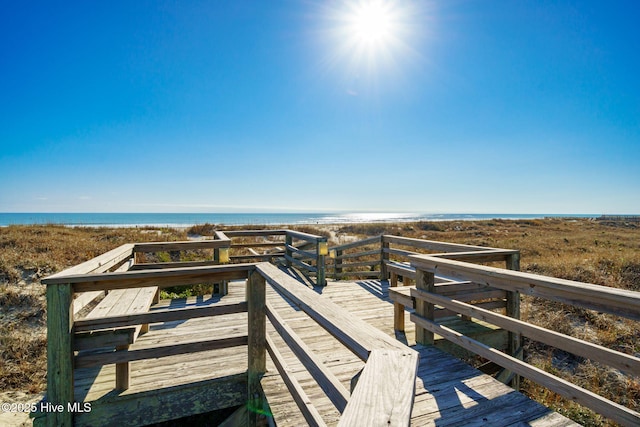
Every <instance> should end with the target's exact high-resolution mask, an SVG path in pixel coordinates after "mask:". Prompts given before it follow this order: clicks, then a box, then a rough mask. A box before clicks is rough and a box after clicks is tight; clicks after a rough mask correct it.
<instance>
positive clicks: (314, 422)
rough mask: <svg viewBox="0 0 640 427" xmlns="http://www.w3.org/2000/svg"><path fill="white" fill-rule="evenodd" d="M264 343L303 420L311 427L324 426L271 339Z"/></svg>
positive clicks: (268, 338)
mask: <svg viewBox="0 0 640 427" xmlns="http://www.w3.org/2000/svg"><path fill="white" fill-rule="evenodd" d="M266 342H267V351H268V352H269V355H270V356H271V360H272V361H273V363H274V365H276V369H277V370H278V373H279V374H280V376H281V377H282V379H283V381H284V383H285V384H286V386H287V388H288V389H289V393H291V397H293V400H294V401H295V402H296V405H298V408H299V409H300V412H302V415H303V416H304V419H305V420H306V421H307V423H308V424H309V426H311V427H315V426H317V427H322V426H326V424H325V423H324V421H323V420H322V417H321V416H320V413H319V412H318V410H317V409H316V408H315V407H314V406H313V404H312V403H311V399H309V397H308V396H307V394H306V393H305V392H304V390H303V389H302V387H301V386H300V383H298V380H296V378H295V377H294V376H293V375H292V374H291V368H289V366H288V365H287V363H286V362H285V360H284V357H282V354H280V352H279V351H278V349H277V348H276V346H275V344H274V343H273V341H272V340H271V338H270V337H267V338H266Z"/></svg>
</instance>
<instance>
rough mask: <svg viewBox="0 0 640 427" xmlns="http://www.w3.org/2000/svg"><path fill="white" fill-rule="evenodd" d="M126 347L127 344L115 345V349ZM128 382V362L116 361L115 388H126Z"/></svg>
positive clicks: (129, 373)
mask: <svg viewBox="0 0 640 427" xmlns="http://www.w3.org/2000/svg"><path fill="white" fill-rule="evenodd" d="M128 349H129V345H122V346H118V347H116V351H126V350H128ZM130 382H131V370H130V369H129V362H123V363H116V390H126V389H128V388H129V383H130Z"/></svg>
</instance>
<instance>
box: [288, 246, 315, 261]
mask: <svg viewBox="0 0 640 427" xmlns="http://www.w3.org/2000/svg"><path fill="white" fill-rule="evenodd" d="M285 248H286V249H287V251H288V252H291V253H292V255H291V256H292V257H295V256H296V255H298V256H300V259H307V258H310V259H315V258H316V253H315V252H309V251H303V250H301V249H298V248H296V247H295V246H292V245H285Z"/></svg>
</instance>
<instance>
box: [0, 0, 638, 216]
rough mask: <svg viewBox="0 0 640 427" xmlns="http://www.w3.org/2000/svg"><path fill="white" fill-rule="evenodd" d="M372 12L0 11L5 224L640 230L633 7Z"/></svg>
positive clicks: (527, 4) (73, 7) (237, 6)
mask: <svg viewBox="0 0 640 427" xmlns="http://www.w3.org/2000/svg"><path fill="white" fill-rule="evenodd" d="M375 1H379V2H381V3H379V5H378V6H375V7H377V8H379V10H382V11H384V12H383V19H384V24H383V25H384V29H385V32H384V34H383V35H376V36H375V37H373V39H366V38H365V35H363V33H362V31H361V30H360V29H359V28H360V27H358V28H356V27H354V25H355V24H354V22H360V21H359V19H360V17H361V15H362V13H363V12H362V11H363V10H365V11H366V10H369V9H367V8H370V7H373V6H371V5H367V3H369V2H366V1H364V0H362V1H353V2H348V1H311V0H308V1H293V0H283V1H273V2H271V1H270V2H265V1H237V2H216V1H181V2H178V1H173V2H170V1H136V2H116V1H114V2H70V1H69V2H59V3H57V4H55V2H28V1H24V2H22V1H20V2H9V1H2V2H0V7H1V9H0V40H1V41H0V46H1V51H0V94H1V95H0V145H1V146H0V169H1V173H0V211H4V212H234V211H235V212H249V211H315V212H318V211H382V212H389V211H406V212H423V213H431V212H477V213H482V212H491V213H494V212H502V213H595V214H600V213H640V166H639V163H640V162H639V159H640V78H638V76H640V55H638V46H640V29H639V28H640V27H638V25H637V17H638V16H639V12H640V10H639V9H640V6H638V5H637V3H636V2H632V1H628V2H624V1H612V2H602V1H593V2H590V1H558V2H554V1H526V0H525V1H488V0H486V1H484V0H483V1H480V0H478V1H455V0H454V1H400V0H396V1H381V0H374V3H375ZM381 25H382V24H381Z"/></svg>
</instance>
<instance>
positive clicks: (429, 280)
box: [416, 268, 435, 345]
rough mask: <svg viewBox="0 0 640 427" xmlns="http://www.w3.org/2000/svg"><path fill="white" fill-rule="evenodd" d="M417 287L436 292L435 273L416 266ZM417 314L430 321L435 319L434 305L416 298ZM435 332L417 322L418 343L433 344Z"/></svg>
mask: <svg viewBox="0 0 640 427" xmlns="http://www.w3.org/2000/svg"><path fill="white" fill-rule="evenodd" d="M416 289H420V290H423V291H426V292H429V293H434V292H435V275H434V274H433V273H431V272H428V271H424V270H421V269H420V268H416ZM416 314H417V315H418V316H422V317H424V318H426V319H428V320H430V321H432V322H433V321H434V319H435V317H434V314H435V313H434V306H433V304H432V303H429V302H426V301H424V300H422V299H420V298H418V299H416ZM433 342H434V338H433V332H431V331H428V330H426V329H424V328H422V327H420V326H418V325H417V324H416V343H418V344H422V345H433Z"/></svg>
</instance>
